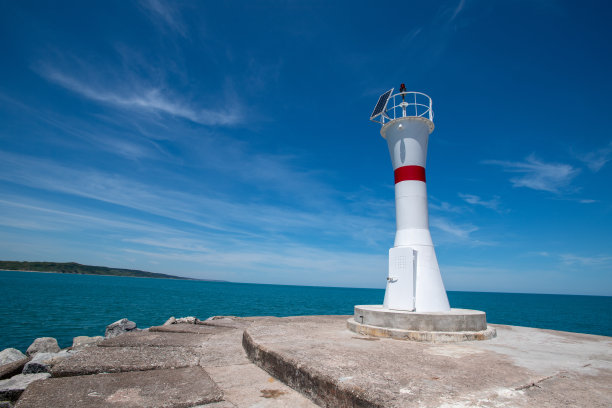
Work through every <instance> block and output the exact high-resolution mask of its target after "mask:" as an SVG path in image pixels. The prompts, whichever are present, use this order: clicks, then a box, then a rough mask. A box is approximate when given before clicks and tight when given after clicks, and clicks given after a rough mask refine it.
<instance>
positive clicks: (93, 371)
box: [0, 317, 315, 408]
mask: <svg viewBox="0 0 612 408" xmlns="http://www.w3.org/2000/svg"><path fill="white" fill-rule="evenodd" d="M255 320H257V318H237V317H212V318H209V319H207V320H204V321H201V320H199V319H197V318H195V317H187V318H178V319H176V318H174V317H172V318H170V319H168V320H167V321H166V323H164V324H163V325H160V326H154V327H150V328H148V329H144V330H140V329H138V328H137V327H136V324H135V323H134V322H130V321H129V320H127V319H122V320H119V321H117V322H115V323H112V324H110V325H109V326H108V327H107V328H106V333H105V336H104V338H102V337H97V338H89V337H82V336H81V337H76V338H75V339H74V344H73V347H70V348H68V349H66V350H60V349H59V347H53V341H52V340H38V339H37V341H35V343H36V344H37V345H36V347H34V348H32V350H35V349H36V352H35V353H34V352H33V353H32V355H31V356H27V355H23V354H21V353H20V352H18V351H17V353H19V354H17V353H15V351H6V353H5V352H3V353H5V354H6V355H8V356H10V357H9V358H10V359H12V361H11V362H9V363H7V364H14V366H13V367H12V372H11V374H10V378H8V379H7V380H4V381H8V382H12V383H11V384H13V388H17V387H16V386H15V385H14V384H16V383H17V381H21V380H22V379H24V378H25V379H27V380H28V381H27V384H26V383H22V384H21V385H20V386H19V387H20V388H18V389H16V390H15V391H14V392H12V393H8V392H7V393H5V394H1V395H2V398H4V402H2V403H1V404H4V405H0V407H2V406H5V407H11V408H13V407H14V408H24V407H25V408H28V407H29V408H42V407H45V408H46V407H79V408H87V407H96V408H98V407H122V406H125V407H147V408H156V407H209V408H229V407H251V406H255V405H259V406H278V407H296V408H299V407H314V406H315V405H314V404H313V403H312V402H311V401H309V400H308V399H306V398H305V397H304V396H302V395H301V394H299V393H298V392H296V391H294V390H292V389H291V388H289V387H287V386H286V385H284V384H283V383H281V382H279V381H277V380H276V379H274V378H273V377H271V376H270V375H269V374H267V373H266V372H265V371H263V370H262V369H260V368H259V367H257V366H255V365H254V364H252V363H251V362H250V361H249V360H248V359H247V357H246V353H245V351H244V349H243V348H242V344H241V343H242V336H243V332H244V330H245V329H246V328H247V327H249V326H250V325H251V324H252V323H253V322H254V321H255ZM43 344H44V347H43ZM33 345H34V344H33ZM55 345H57V342H55ZM28 350H30V349H28ZM26 354H27V353H26ZM17 365H19V366H20V368H19V369H16V368H15V367H16V366H17ZM4 366H5V364H3V365H2V367H4ZM26 367H29V368H27V370H26ZM26 371H27V373H26ZM36 376H37V377H36ZM9 385H10V384H9V383H4V384H0V388H1V389H5V388H8V386H9Z"/></svg>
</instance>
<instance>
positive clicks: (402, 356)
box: [243, 316, 612, 408]
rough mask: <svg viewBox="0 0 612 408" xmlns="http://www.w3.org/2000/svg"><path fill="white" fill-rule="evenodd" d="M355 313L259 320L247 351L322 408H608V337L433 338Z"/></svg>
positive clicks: (611, 396) (521, 330) (611, 384)
mask: <svg viewBox="0 0 612 408" xmlns="http://www.w3.org/2000/svg"><path fill="white" fill-rule="evenodd" d="M348 317H349V316H306V317H288V318H284V319H279V320H276V321H266V320H261V321H258V322H256V323H254V324H253V325H252V326H250V327H249V328H248V329H247V330H246V331H245V333H244V340H243V344H244V347H245V349H246V350H247V353H248V355H249V358H251V359H252V360H253V361H254V362H255V363H256V364H258V365H259V366H260V367H262V368H263V369H265V370H266V371H268V372H269V373H270V374H271V375H273V376H274V377H276V378H278V379H280V380H282V381H283V382H285V383H286V384H288V385H289V386H291V387H292V388H294V389H297V390H299V391H301V392H302V393H304V394H305V395H306V396H308V397H309V398H310V399H312V400H313V401H315V402H316V403H317V404H318V405H320V406H323V407H397V408H400V407H402V408H405V407H441V408H442V407H444V408H450V407H457V408H459V407H602V408H603V407H610V406H612V338H610V337H604V336H593V335H587V334H577V333H568V332H559V331H553V330H542V329H534V328H526V327H517V326H503V325H491V326H493V327H494V328H495V329H496V330H497V337H496V338H493V339H491V340H488V341H466V342H461V343H453V344H443V343H442V344H435V343H424V342H413V341H406V340H396V339H391V338H379V337H371V336H364V335H359V334H356V333H354V332H352V331H349V330H347V328H346V321H347V318H348Z"/></svg>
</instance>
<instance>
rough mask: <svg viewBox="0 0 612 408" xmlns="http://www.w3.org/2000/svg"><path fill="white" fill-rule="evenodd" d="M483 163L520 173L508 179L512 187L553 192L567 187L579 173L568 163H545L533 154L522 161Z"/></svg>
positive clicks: (559, 191) (557, 192) (578, 170)
mask: <svg viewBox="0 0 612 408" xmlns="http://www.w3.org/2000/svg"><path fill="white" fill-rule="evenodd" d="M484 163H485V164H492V165H497V166H501V167H502V168H503V169H504V170H505V171H507V172H509V173H518V174H520V176H517V177H512V178H511V179H510V182H511V183H512V185H513V186H514V187H526V188H530V189H533V190H540V191H548V192H551V193H555V194H559V193H561V192H562V191H563V190H564V189H565V188H567V187H568V186H569V185H570V183H571V182H572V180H573V179H574V177H576V176H577V175H578V174H579V173H580V169H577V168H575V167H573V166H571V165H569V164H562V163H546V162H543V161H541V160H539V159H537V158H536V157H535V155H533V154H531V155H529V156H528V157H527V158H526V159H525V160H524V161H522V162H512V161H502V160H486V161H484Z"/></svg>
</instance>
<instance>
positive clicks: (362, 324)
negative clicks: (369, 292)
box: [347, 305, 496, 343]
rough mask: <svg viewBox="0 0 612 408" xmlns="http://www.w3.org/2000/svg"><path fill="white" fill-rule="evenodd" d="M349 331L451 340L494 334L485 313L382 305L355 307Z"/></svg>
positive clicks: (419, 338) (479, 337) (485, 338)
mask: <svg viewBox="0 0 612 408" xmlns="http://www.w3.org/2000/svg"><path fill="white" fill-rule="evenodd" d="M347 326H348V328H349V329H350V330H352V331H354V332H356V333H360V334H366V335H369V336H375V337H391V338H397V339H405V340H414V341H428V342H436V343H438V342H440V343H452V342H458V341H469V340H488V339H491V338H493V337H495V336H496V331H495V329H494V328H489V327H487V318H486V314H485V312H482V311H479V310H468V309H451V310H450V311H448V312H408V311H404V310H391V309H385V308H384V307H383V306H382V305H361V306H355V315H354V316H353V317H352V318H350V319H349V320H348V321H347Z"/></svg>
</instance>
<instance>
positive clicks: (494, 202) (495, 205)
mask: <svg viewBox="0 0 612 408" xmlns="http://www.w3.org/2000/svg"><path fill="white" fill-rule="evenodd" d="M459 197H461V198H462V199H463V200H464V201H465V202H466V203H468V204H472V205H479V206H482V207H485V208H489V209H491V210H495V211H499V205H500V202H499V197H498V196H495V197H493V198H492V199H490V200H488V201H487V200H483V199H482V198H480V197H479V196H477V195H473V194H463V193H459Z"/></svg>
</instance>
